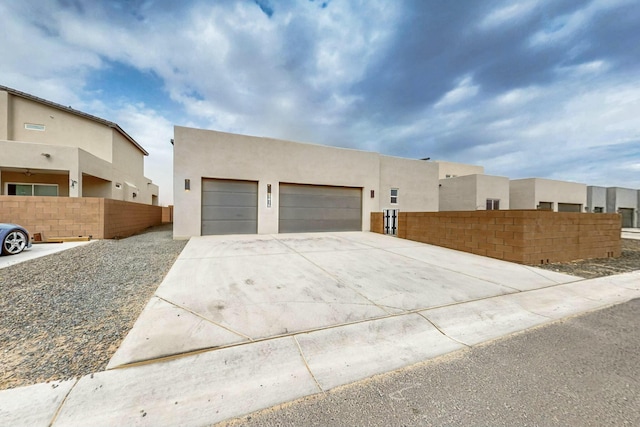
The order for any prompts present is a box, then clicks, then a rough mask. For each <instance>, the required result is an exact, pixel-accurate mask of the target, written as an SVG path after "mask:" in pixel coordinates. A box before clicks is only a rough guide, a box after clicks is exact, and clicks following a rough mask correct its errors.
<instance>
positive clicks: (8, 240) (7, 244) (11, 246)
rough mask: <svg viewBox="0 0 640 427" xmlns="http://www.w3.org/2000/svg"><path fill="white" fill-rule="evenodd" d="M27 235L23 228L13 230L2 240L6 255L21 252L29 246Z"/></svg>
mask: <svg viewBox="0 0 640 427" xmlns="http://www.w3.org/2000/svg"><path fill="white" fill-rule="evenodd" d="M27 243H28V242H27V235H26V234H25V233H24V232H23V231H21V230H11V231H10V232H9V234H7V235H6V237H5V238H4V240H3V241H2V253H3V254H4V255H16V254H19V253H20V252H22V251H23V250H24V248H26V247H27Z"/></svg>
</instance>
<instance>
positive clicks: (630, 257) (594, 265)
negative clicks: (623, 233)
mask: <svg viewBox="0 0 640 427" xmlns="http://www.w3.org/2000/svg"><path fill="white" fill-rule="evenodd" d="M536 267H540V268H545V269H547V270H552V271H558V272H560V273H567V274H572V275H574V276H580V277H584V278H585V279H592V278H594V277H602V276H610V275H612V274H620V273H626V272H628V271H635V270H640V240H634V239H622V255H621V256H620V257H618V258H601V259H585V260H579V261H571V262H559V263H554V264H544V265H537V266H536Z"/></svg>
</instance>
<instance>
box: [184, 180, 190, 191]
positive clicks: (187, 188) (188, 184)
mask: <svg viewBox="0 0 640 427" xmlns="http://www.w3.org/2000/svg"><path fill="white" fill-rule="evenodd" d="M184 191H191V180H190V179H188V178H187V179H185V180H184Z"/></svg>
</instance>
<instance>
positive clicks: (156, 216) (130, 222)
mask: <svg viewBox="0 0 640 427" xmlns="http://www.w3.org/2000/svg"><path fill="white" fill-rule="evenodd" d="M104 219H105V221H104V238H105V239H113V238H115V237H118V238H120V237H127V236H131V235H132V234H135V233H137V232H138V231H141V230H144V229H145V228H147V227H151V226H153V225H160V224H162V207H161V206H152V205H146V204H142V203H130V202H123V201H121V200H112V199H104Z"/></svg>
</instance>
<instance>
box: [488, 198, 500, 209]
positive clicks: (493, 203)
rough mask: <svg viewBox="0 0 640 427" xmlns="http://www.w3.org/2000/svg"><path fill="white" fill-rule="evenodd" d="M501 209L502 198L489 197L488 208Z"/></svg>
mask: <svg viewBox="0 0 640 427" xmlns="http://www.w3.org/2000/svg"><path fill="white" fill-rule="evenodd" d="M499 209H500V200H499V199H487V210H488V211H497V210H499Z"/></svg>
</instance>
